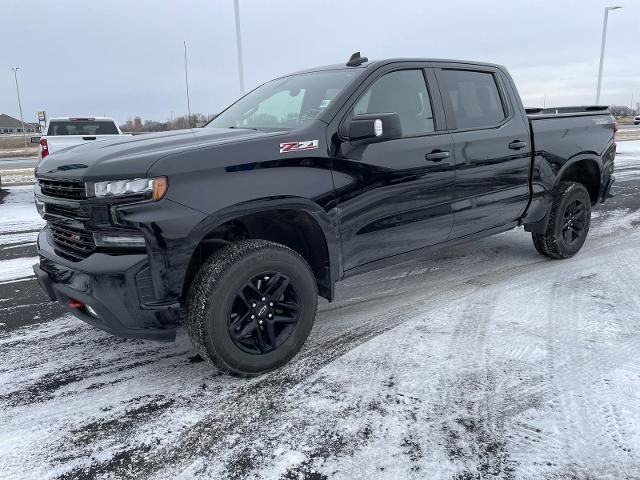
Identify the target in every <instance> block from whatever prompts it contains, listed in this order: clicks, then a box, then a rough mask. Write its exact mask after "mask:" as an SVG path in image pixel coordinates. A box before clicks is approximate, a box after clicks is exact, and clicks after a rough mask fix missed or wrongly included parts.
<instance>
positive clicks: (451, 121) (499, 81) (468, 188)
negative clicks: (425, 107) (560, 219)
mask: <svg viewBox="0 0 640 480" xmlns="http://www.w3.org/2000/svg"><path fill="white" fill-rule="evenodd" d="M435 74H436V77H437V79H438V85H439V88H440V92H441V94H442V101H443V104H444V108H445V114H446V121H447V128H448V129H449V131H450V132H451V138H452V143H453V155H454V158H455V202H454V204H453V208H454V211H455V217H454V225H453V230H452V232H451V238H452V239H453V238H460V237H464V236H465V235H470V234H473V233H477V232H481V231H483V230H488V229H491V228H496V227H500V226H503V225H507V224H510V223H512V222H514V221H516V220H518V219H519V218H520V216H521V215H522V213H523V212H524V210H525V208H526V206H527V203H528V201H529V167H530V158H531V146H530V145H529V126H528V123H527V122H526V121H525V118H524V115H523V113H522V107H521V106H520V103H519V98H518V97H517V94H516V92H514V91H513V89H512V88H511V83H510V82H509V79H508V78H507V77H506V76H505V75H504V73H503V72H502V71H501V70H499V69H497V68H493V67H473V66H469V65H455V64H442V65H440V66H439V68H436V69H435Z"/></svg>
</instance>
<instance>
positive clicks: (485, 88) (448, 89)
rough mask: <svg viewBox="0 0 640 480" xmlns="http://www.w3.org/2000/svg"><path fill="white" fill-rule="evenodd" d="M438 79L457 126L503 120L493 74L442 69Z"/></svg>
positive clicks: (481, 125)
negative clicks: (440, 80)
mask: <svg viewBox="0 0 640 480" xmlns="http://www.w3.org/2000/svg"><path fill="white" fill-rule="evenodd" d="M439 78H441V79H442V80H443V82H440V83H443V84H444V92H443V95H444V96H445V102H446V101H447V100H448V102H449V105H450V110H453V112H452V113H453V116H454V118H455V121H456V127H457V128H458V129H465V128H482V127H493V126H495V125H497V124H499V123H500V122H501V121H502V120H504V118H505V116H506V115H505V111H504V107H503V106H502V100H501V98H500V93H499V91H498V85H497V84H496V79H495V77H494V75H493V74H492V73H489V72H475V71H470V70H442V71H441V72H440V74H439ZM441 88H442V85H441Z"/></svg>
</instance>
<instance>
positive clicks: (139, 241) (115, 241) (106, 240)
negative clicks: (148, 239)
mask: <svg viewBox="0 0 640 480" xmlns="http://www.w3.org/2000/svg"><path fill="white" fill-rule="evenodd" d="M93 240H94V241H95V242H96V246H98V247H119V248H144V247H145V245H146V244H145V241H144V237H143V236H142V235H114V234H110V233H94V234H93Z"/></svg>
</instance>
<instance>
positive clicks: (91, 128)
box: [47, 120, 118, 136]
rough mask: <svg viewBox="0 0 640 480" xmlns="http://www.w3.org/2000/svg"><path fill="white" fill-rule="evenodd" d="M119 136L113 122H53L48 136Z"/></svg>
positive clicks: (50, 124)
mask: <svg viewBox="0 0 640 480" xmlns="http://www.w3.org/2000/svg"><path fill="white" fill-rule="evenodd" d="M60 135H118V128H117V127H116V124H115V123H113V120H51V123H49V130H48V131H47V136H60Z"/></svg>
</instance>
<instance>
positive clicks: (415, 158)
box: [333, 68, 454, 271]
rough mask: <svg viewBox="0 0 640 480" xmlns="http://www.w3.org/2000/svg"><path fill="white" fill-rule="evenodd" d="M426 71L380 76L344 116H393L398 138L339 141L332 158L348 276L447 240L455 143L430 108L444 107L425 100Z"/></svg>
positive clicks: (397, 71)
mask: <svg viewBox="0 0 640 480" xmlns="http://www.w3.org/2000/svg"><path fill="white" fill-rule="evenodd" d="M427 73H428V72H427V71H426V70H424V69H422V68H404V69H395V70H392V71H386V72H380V73H379V74H378V75H377V76H376V77H375V78H374V79H370V81H369V82H368V83H367V84H366V85H365V86H364V88H363V89H362V91H361V95H360V96H359V97H357V98H358V99H357V101H355V102H354V104H353V108H352V109H351V110H350V113H349V115H360V114H372V113H373V114H375V113H392V112H395V113H398V114H399V116H400V121H401V124H402V133H403V134H402V138H398V139H393V140H387V141H383V142H379V143H370V144H366V145H352V144H350V143H349V142H344V143H343V144H342V145H341V148H340V151H339V152H338V155H336V158H334V159H333V175H334V183H335V187H336V196H337V198H336V201H337V205H338V212H339V219H340V232H341V238H342V248H343V255H344V256H343V258H344V261H343V266H344V270H345V271H348V270H350V269H352V268H354V267H358V266H361V265H364V264H367V263H370V262H373V261H376V260H380V259H383V258H386V257H391V256H394V255H398V254H402V253H406V252H410V251H412V250H416V249H419V248H422V247H426V246H429V245H434V244H436V243H440V242H444V241H446V240H447V239H448V238H449V233H450V231H451V227H452V224H453V210H452V202H453V200H454V192H453V188H454V159H453V154H452V143H451V136H450V135H449V134H447V133H444V132H442V131H439V130H438V129H439V128H441V129H442V128H444V125H443V122H442V121H441V122H440V123H442V124H441V125H439V124H438V115H434V106H435V107H436V109H440V111H441V109H442V105H441V103H439V102H440V99H439V97H437V98H435V100H436V101H435V102H434V98H432V97H433V96H432V95H430V92H429V88H428V87H427V81H426V76H425V75H427ZM431 75H432V73H431ZM430 78H431V77H430ZM434 116H435V118H434Z"/></svg>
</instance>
